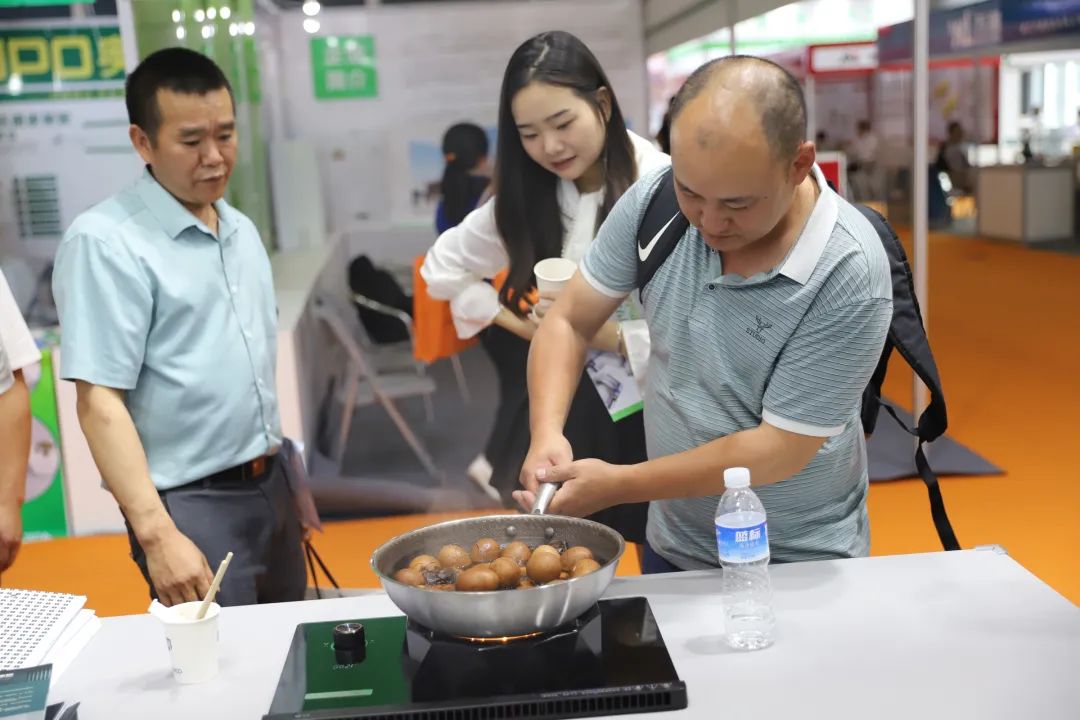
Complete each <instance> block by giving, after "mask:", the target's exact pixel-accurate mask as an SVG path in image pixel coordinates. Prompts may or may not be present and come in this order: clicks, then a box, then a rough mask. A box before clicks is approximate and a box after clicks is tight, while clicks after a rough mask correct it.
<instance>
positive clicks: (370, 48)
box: [311, 35, 379, 100]
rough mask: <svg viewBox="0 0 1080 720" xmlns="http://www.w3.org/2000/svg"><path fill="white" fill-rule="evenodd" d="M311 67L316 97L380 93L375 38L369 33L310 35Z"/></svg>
mask: <svg viewBox="0 0 1080 720" xmlns="http://www.w3.org/2000/svg"><path fill="white" fill-rule="evenodd" d="M311 71H312V75H313V81H314V85H315V98H316V99H317V100H343V99H351V98H373V97H378V95H379V76H378V73H377V72H376V70H375V38H374V37H373V36H371V35H336V36H329V37H314V38H311Z"/></svg>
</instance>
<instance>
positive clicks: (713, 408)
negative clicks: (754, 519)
mask: <svg viewBox="0 0 1080 720" xmlns="http://www.w3.org/2000/svg"><path fill="white" fill-rule="evenodd" d="M663 172H664V170H660V171H657V172H653V173H651V174H649V175H647V176H645V177H643V178H642V179H641V180H639V181H638V182H637V183H636V184H635V185H634V186H633V187H631V188H630V190H629V191H627V193H625V194H624V195H623V197H622V198H621V199H620V200H619V202H618V203H617V204H616V206H615V208H614V209H613V210H612V212H611V214H610V215H609V216H608V218H607V220H606V221H605V223H604V225H603V227H601V229H600V233H599V236H598V237H597V240H596V242H595V243H594V244H593V245H592V247H591V248H590V250H589V253H588V255H587V256H586V257H585V259H584V262H583V263H582V274H583V276H584V277H585V279H586V280H587V281H588V282H589V283H590V284H591V285H592V286H593V287H594V288H595V289H596V290H598V291H599V292H601V293H603V294H606V295H609V296H611V297H622V296H624V295H626V294H627V293H629V292H631V291H632V290H634V289H635V287H636V280H637V278H636V271H637V262H638V258H637V255H638V246H637V242H636V235H637V228H638V225H639V223H640V221H641V219H642V216H643V215H644V212H645V209H646V206H647V204H648V201H649V198H651V197H652V193H653V191H654V189H655V187H656V186H657V184H658V182H659V180H660V179H661V176H662V175H663ZM813 177H814V179H815V180H816V181H817V183H818V185H819V188H820V191H821V192H820V194H819V196H818V199H817V202H816V203H815V206H814V209H813V211H812V212H811V215H810V218H809V219H808V221H807V223H806V226H805V227H804V229H803V231H802V233H801V234H800V236H799V238H798V240H797V241H796V243H795V245H794V246H793V247H792V249H791V251H790V252H789V253H788V255H787V257H785V258H784V259H783V260H782V261H781V262H780V263H779V264H778V266H777V267H776V268H774V269H772V270H771V271H769V272H765V273H761V274H758V275H754V276H752V277H749V278H743V277H741V276H738V275H735V274H730V273H729V274H725V273H724V269H723V264H722V260H721V256H720V255H719V254H718V253H715V252H713V251H712V250H710V249H709V248H708V246H707V245H705V243H704V241H703V240H702V238H701V235H700V233H699V232H698V231H697V230H696V229H694V228H693V227H691V228H689V229H688V230H687V232H686V234H685V235H684V236H683V238H682V239H681V240H680V241H679V243H678V245H677V246H676V247H675V249H674V250H673V251H672V253H671V255H670V257H668V259H667V261H666V262H665V263H664V264H663V265H662V266H661V267H660V269H659V270H658V271H657V272H656V275H655V276H654V277H653V279H652V281H651V282H650V283H649V284H648V285H647V286H646V287H645V290H644V294H643V297H642V303H643V305H644V309H645V316H646V319H647V321H648V324H649V331H650V333H651V335H652V355H651V357H650V359H649V370H648V374H647V378H646V393H645V433H646V440H647V443H648V451H649V457H651V458H656V457H661V456H665V455H672V454H675V453H679V452H683V451H686V450H690V449H692V448H695V447H698V446H700V445H704V444H705V443H708V442H710V441H712V440H715V439H717V438H719V437H723V436H726V435H730V434H733V433H736V432H739V431H741V430H748V429H751V428H755V427H757V426H758V425H760V424H761V423H762V422H763V421H764V422H768V423H769V424H770V425H773V426H775V427H778V428H781V429H783V430H787V431H789V432H794V433H799V434H803V435H812V436H816V437H823V438H827V439H826V441H825V444H824V445H823V446H822V448H821V449H820V450H819V451H818V453H817V455H816V456H815V457H814V459H813V460H812V461H811V462H810V463H809V464H808V465H807V466H806V467H805V468H803V469H802V470H801V471H800V472H799V473H797V474H796V475H795V476H793V477H791V478H789V479H787V480H784V481H782V482H778V483H775V484H772V485H766V486H763V487H759V488H755V490H756V492H757V493H758V495H759V496H760V498H761V501H762V504H763V505H764V506H765V510H766V513H767V515H768V522H769V544H770V549H771V551H772V556H773V558H774V559H777V560H786V561H794V560H811V559H822V558H835V557H852V556H859V555H865V554H867V553H868V551H869V525H868V521H867V514H866V491H867V483H868V476H867V461H866V445H865V442H864V439H863V432H862V426H861V422H860V418H859V409H860V402H861V398H862V392H863V389H864V388H865V387H866V385H867V383H868V382H869V380H870V376H871V375H872V373H873V371H874V369H875V367H876V366H877V363H878V359H879V358H880V355H881V350H882V347H883V345H884V342H885V336H886V333H887V332H888V327H889V323H890V321H891V319H892V282H891V278H890V273H889V263H888V257H887V256H886V254H885V250H884V248H883V246H882V244H881V240H880V239H879V238H878V236H877V233H876V232H875V231H874V229H873V227H872V226H871V225H870V224H869V222H868V221H867V220H866V219H865V218H864V217H863V216H862V215H861V214H860V213H859V211H858V210H857V209H856V208H855V207H854V206H852V205H850V204H849V203H848V202H846V201H845V200H844V199H843V198H841V197H839V196H838V195H836V193H834V192H833V191H832V190H831V189H829V188H828V187H827V185H826V183H825V179H824V177H823V176H822V175H821V171H820V169H818V168H817V167H816V166H815V168H814V171H813ZM718 501H719V497H718V496H709V497H698V498H684V499H677V500H662V501H658V502H653V503H651V504H650V507H649V525H648V532H647V536H648V540H649V543H650V544H651V545H652V546H653V547H654V548H655V549H656V551H657V552H658V553H659V554H660V555H661V556H663V557H665V558H666V559H667V560H669V561H670V562H672V563H674V564H676V565H678V566H680V567H684V568H706V567H715V566H716V564H717V555H716V539H715V534H714V530H713V516H714V515H715V513H716V505H717V502H718Z"/></svg>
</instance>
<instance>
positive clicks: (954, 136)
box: [934, 120, 975, 195]
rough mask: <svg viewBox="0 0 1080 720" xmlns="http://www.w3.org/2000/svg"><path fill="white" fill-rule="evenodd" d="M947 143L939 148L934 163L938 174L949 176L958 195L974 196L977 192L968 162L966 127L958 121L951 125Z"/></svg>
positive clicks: (946, 139) (948, 130)
mask: <svg viewBox="0 0 1080 720" xmlns="http://www.w3.org/2000/svg"><path fill="white" fill-rule="evenodd" d="M946 132H947V136H946V138H945V142H943V143H941V145H939V146H938V156H937V161H936V162H935V163H934V166H935V168H936V169H937V171H938V172H943V173H945V174H946V175H948V176H949V182H950V183H952V186H953V188H954V190H955V191H956V193H958V194H961V195H972V194H974V192H975V178H974V177H973V173H972V168H971V161H970V160H968V143H967V139H966V138H965V135H964V126H963V125H961V124H960V123H959V122H957V121H956V120H953V121H952V122H950V123H949V126H948V129H947V131H946Z"/></svg>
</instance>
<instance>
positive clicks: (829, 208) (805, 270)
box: [777, 163, 840, 285]
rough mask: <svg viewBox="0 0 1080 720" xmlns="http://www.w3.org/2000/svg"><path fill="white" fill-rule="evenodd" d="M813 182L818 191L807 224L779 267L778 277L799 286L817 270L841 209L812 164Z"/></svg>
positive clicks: (821, 175) (820, 174) (818, 168)
mask: <svg viewBox="0 0 1080 720" xmlns="http://www.w3.org/2000/svg"><path fill="white" fill-rule="evenodd" d="M813 177H814V181H815V182H817V184H818V189H819V190H820V191H821V192H820V193H819V194H818V198H817V202H815V203H814V209H813V210H812V211H811V212H810V218H809V219H808V220H807V221H806V225H805V226H804V227H803V230H802V232H801V233H799V239H798V240H796V241H795V247H793V248H792V249H791V252H789V253H788V256H787V259H786V260H784V264H783V265H781V266H780V269H779V271H777V274H779V275H784V276H785V277H789V278H791V279H792V280H794V281H795V282H797V283H799V284H800V285H805V284H806V282H807V281H808V280H809V279H810V275H811V274H812V273H813V272H814V268H815V267H817V264H818V260H820V259H821V253H823V252H825V246H826V245H827V244H828V242H829V237H830V236H831V235H832V231H833V226H834V225H836V219H837V217H838V216H839V214H840V208H839V206H838V205H837V204H836V195H835V194H834V193H833V191H832V188H830V187H829V184H828V182H826V180H825V175H824V174H823V173H822V172H821V168H820V167H818V165H817V163H814V169H813Z"/></svg>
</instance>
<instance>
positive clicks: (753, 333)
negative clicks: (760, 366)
mask: <svg viewBox="0 0 1080 720" xmlns="http://www.w3.org/2000/svg"><path fill="white" fill-rule="evenodd" d="M754 320H755V321H756V322H757V329H756V330H755V329H753V328H750V327H747V328H746V334H747V335H749V336H750V337H752V338H754V339H755V340H757V341H758V342H759V343H761V344H762V345H764V344H765V336H764V335H762V333H763V332H764V331H765V330H768V329H769V328H771V327H772V323H771V322H768V321H766V320H763V319H762V318H761V316H760V315H755V316H754Z"/></svg>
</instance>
